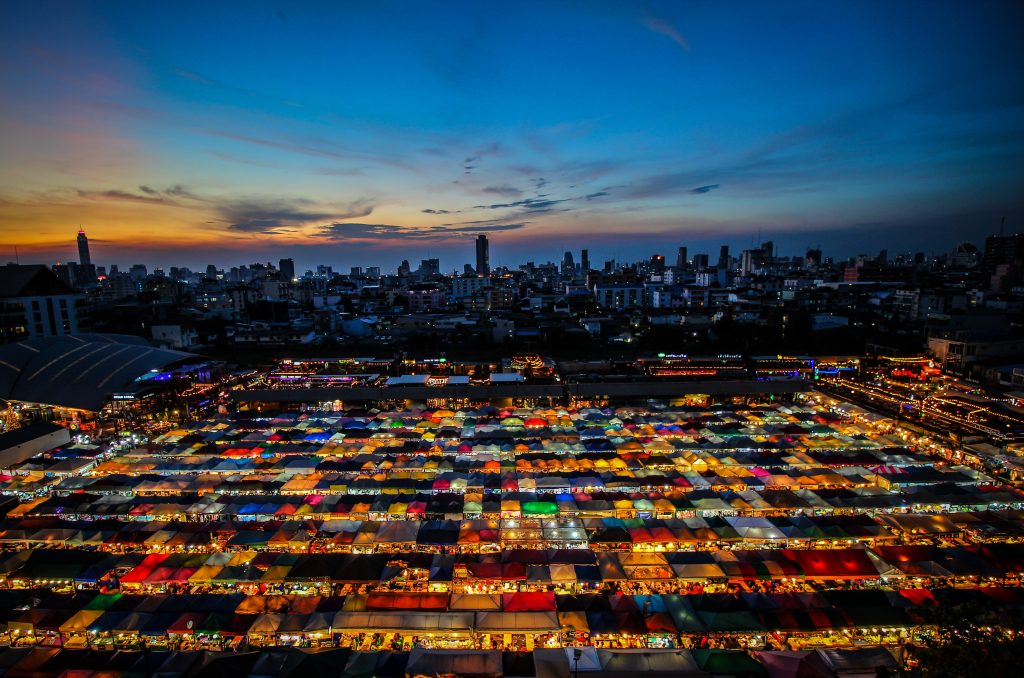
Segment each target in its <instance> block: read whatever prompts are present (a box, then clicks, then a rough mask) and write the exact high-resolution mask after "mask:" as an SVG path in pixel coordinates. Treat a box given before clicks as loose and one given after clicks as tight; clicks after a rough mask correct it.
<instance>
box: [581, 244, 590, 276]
mask: <svg viewBox="0 0 1024 678" xmlns="http://www.w3.org/2000/svg"><path fill="white" fill-rule="evenodd" d="M580 270H582V271H583V273H584V274H587V273H589V272H590V252H588V251H587V250H583V251H582V252H580Z"/></svg>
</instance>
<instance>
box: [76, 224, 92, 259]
mask: <svg viewBox="0 0 1024 678" xmlns="http://www.w3.org/2000/svg"><path fill="white" fill-rule="evenodd" d="M78 263H79V265H80V266H89V265H91V264H92V257H90V256H89V238H87V237H86V236H85V231H83V230H82V229H81V228H80V229H78Z"/></svg>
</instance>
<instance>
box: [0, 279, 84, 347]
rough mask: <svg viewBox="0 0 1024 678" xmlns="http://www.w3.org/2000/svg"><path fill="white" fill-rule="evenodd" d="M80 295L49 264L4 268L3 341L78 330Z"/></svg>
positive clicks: (0, 296) (0, 286)
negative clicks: (77, 309)
mask: <svg viewBox="0 0 1024 678" xmlns="http://www.w3.org/2000/svg"><path fill="white" fill-rule="evenodd" d="M76 296H77V295H76V294H75V291H74V290H73V289H72V288H71V287H70V286H69V285H67V284H66V283H65V282H63V281H62V280H61V279H60V278H59V277H58V276H57V275H56V274H55V273H53V272H52V271H51V270H50V269H48V268H47V267H46V266H40V265H35V266H18V265H16V264H8V265H7V266H2V267H0V344H4V343H9V342H15V341H21V340H22V339H28V338H30V337H59V336H63V335H65V334H75V333H77V332H78V318H77V314H76V309H75V298H76Z"/></svg>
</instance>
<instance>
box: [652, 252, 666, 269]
mask: <svg viewBox="0 0 1024 678" xmlns="http://www.w3.org/2000/svg"><path fill="white" fill-rule="evenodd" d="M650 267H651V272H653V273H661V272H662V271H664V270H665V256H664V255H662V254H652V255H651V262H650Z"/></svg>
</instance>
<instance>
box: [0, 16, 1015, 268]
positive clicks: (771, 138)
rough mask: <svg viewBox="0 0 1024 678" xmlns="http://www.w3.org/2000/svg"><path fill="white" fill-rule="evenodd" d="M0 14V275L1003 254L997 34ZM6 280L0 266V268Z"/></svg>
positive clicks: (1010, 211) (1006, 118)
mask: <svg viewBox="0 0 1024 678" xmlns="http://www.w3.org/2000/svg"><path fill="white" fill-rule="evenodd" d="M236 10H237V8H235V7H230V6H221V7H215V8H210V7H201V6H199V5H188V4H186V5H185V6H183V7H180V8H179V7H178V6H176V12H175V13H173V14H168V13H166V12H164V11H163V10H162V9H161V8H160V7H158V6H151V7H141V8H140V7H132V8H131V9H130V10H129V9H128V8H127V7H126V6H119V5H116V4H115V5H104V6H87V5H85V4H82V5H76V4H60V3H57V4H52V3H51V4H47V3H42V4H40V5H37V6H31V7H30V6H9V7H5V8H4V9H3V10H2V11H3V12H4V17H5V20H4V21H3V22H2V23H3V25H4V26H5V28H2V29H0V31H2V35H3V38H4V39H3V43H2V44H3V45H4V46H3V47H2V48H0V50H2V54H3V56H4V62H5V63H6V64H7V67H6V68H4V69H3V70H2V71H0V86H2V87H3V88H4V89H5V91H8V92H15V93H17V96H13V97H11V96H9V97H5V98H4V103H3V104H0V130H2V134H0V138H2V141H0V150H2V155H3V157H4V158H5V160H4V162H3V163H0V177H2V181H3V183H2V185H3V186H4V188H3V189H2V190H0V252H2V255H0V256H2V258H3V259H4V260H12V261H13V260H15V259H16V258H17V259H20V260H21V261H23V262H28V261H32V262H40V263H48V264H52V263H56V262H61V261H71V260H74V258H75V247H74V245H73V243H72V242H71V239H70V238H68V237H67V234H68V233H72V234H73V233H74V231H75V230H77V229H78V228H79V227H83V228H84V229H85V230H86V232H88V233H90V236H91V244H92V246H93V252H94V254H93V258H94V259H95V260H96V261H97V262H98V263H101V264H104V263H105V264H109V263H120V264H121V265H128V264H131V263H135V262H145V263H151V264H152V265H165V266H166V265H170V264H172V263H175V264H181V265H192V266H199V265H201V264H204V263H206V262H209V261H217V262H222V263H223V264H229V265H237V264H241V263H246V262H250V261H256V260H262V259H267V258H270V259H271V260H276V259H277V258H278V257H281V256H287V257H293V258H295V260H296V261H297V262H298V263H299V265H300V266H310V265H313V264H315V263H332V264H336V265H337V266H338V267H340V268H344V267H347V266H350V265H359V264H361V263H364V262H367V261H369V262H372V265H379V266H381V267H382V268H393V267H394V266H396V265H397V264H398V262H399V261H401V260H402V259H410V260H413V259H419V258H422V257H438V258H440V259H442V261H444V262H446V264H445V267H446V268H448V267H456V266H461V263H463V262H465V263H472V262H473V261H474V252H473V241H474V239H475V237H476V236H477V235H478V234H480V233H486V234H487V235H488V236H489V238H490V240H491V243H492V245H493V248H492V250H493V251H492V253H491V263H492V265H493V266H501V265H511V264H513V263H515V262H518V261H525V260H528V259H535V260H538V261H543V260H549V259H550V260H557V258H558V256H559V255H560V253H561V252H562V251H565V250H579V249H580V248H582V247H586V248H588V249H589V250H590V253H591V256H592V259H593V261H595V262H600V261H603V260H605V259H609V258H613V257H614V258H621V259H639V258H643V257H646V256H649V255H650V254H652V253H654V252H659V251H660V252H662V253H671V252H674V251H675V248H676V247H678V246H687V247H688V248H689V249H690V251H691V252H701V251H706V252H714V251H715V250H716V249H717V246H718V245H719V244H721V243H728V244H730V246H731V247H732V249H734V250H736V251H739V250H741V249H743V248H747V247H751V246H755V245H756V244H757V243H758V241H760V240H772V241H773V242H775V243H776V247H777V249H778V250H779V251H780V252H782V253H784V254H790V255H799V254H802V253H803V251H804V250H805V249H806V248H807V246H809V245H810V246H816V245H818V244H821V245H822V246H823V249H825V250H827V251H828V252H829V253H831V254H833V256H836V257H845V256H849V255H855V254H858V253H862V252H865V253H869V254H870V253H874V252H877V251H878V250H879V249H882V248H888V249H889V250H890V251H893V252H896V251H918V250H924V251H927V252H928V253H939V252H947V251H949V250H950V249H951V248H952V247H953V246H954V244H955V243H956V242H958V241H960V240H969V241H972V242H974V243H976V244H979V243H980V242H981V241H982V240H983V239H984V237H985V236H986V235H989V234H992V233H996V232H998V231H999V228H1000V222H1001V220H1002V219H1003V217H1005V219H1006V230H1007V232H1015V231H1019V230H1021V227H1020V223H1021V220H1020V215H1021V206H1022V204H1021V199H1020V197H1019V196H1018V195H1017V187H1018V186H1019V184H1020V180H1021V178H1022V176H1021V175H1022V170H1021V167H1022V166H1024V165H1022V163H1021V162H1020V160H1021V159H1022V158H1024V140H1022V136H1021V133H1020V125H1019V122H1018V120H1019V117H1020V112H1021V108H1022V106H1024V97H1022V95H1021V92H1022V91H1024V89H1022V88H1021V87H1020V86H1019V79H1020V78H1019V74H1018V72H1017V70H1018V69H1017V67H1018V65H1019V63H1020V58H1019V57H1020V48H1019V47H1017V46H1016V45H1015V44H1014V43H1013V42H1012V41H1013V36H1012V26H1014V25H1015V24H1014V22H1013V21H1012V19H1013V16H1014V8H1013V6H1012V5H1010V4H1008V3H1007V4H1000V3H988V4H984V5H982V6H981V7H980V8H973V7H972V8H970V9H968V8H966V7H964V6H960V5H956V4H952V3H948V4H947V3H943V4H939V5H934V4H928V5H925V4H901V5H899V6H882V5H849V6H845V5H832V6H827V7H823V6H818V5H810V4H801V3H792V4H787V5H784V6H781V7H773V8H771V9H767V8H765V9H762V8H760V7H758V6H756V5H747V6H743V7H741V8H740V9H739V10H738V11H737V10H735V9H730V10H728V11H727V10H725V9H723V8H715V7H711V6H696V7H692V6H686V7H682V6H678V5H675V4H671V3H669V4H666V3H652V4H649V5H644V6H641V7H633V6H626V5H619V4H615V3H596V4H595V3H589V4H588V5H586V6H585V7H584V6H581V5H571V4H568V3H566V4H560V3H555V4H550V3H545V4H540V3H537V4H533V3H527V4H523V5H519V6H517V7H516V8H515V9H511V10H503V11H501V12H499V11H497V10H495V9H487V8H478V7H472V6H469V5H447V6H444V7H441V8H423V7H419V6H415V5H410V4H403V3H392V4H384V5H377V6H375V8H374V11H372V12H371V11H368V10H367V8H365V7H361V6H346V7H334V8H322V10H323V11H321V10H320V9H318V10H313V9H310V8H304V7H301V6H291V5H262V6H260V7H258V8H256V9H251V10H248V11H246V12H245V13H244V14H243V15H242V16H243V17H244V19H243V20H241V21H238V20H237V18H238V16H239V14H238V12H237V11H236ZM15 250H17V251H15Z"/></svg>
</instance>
